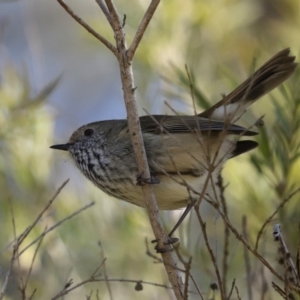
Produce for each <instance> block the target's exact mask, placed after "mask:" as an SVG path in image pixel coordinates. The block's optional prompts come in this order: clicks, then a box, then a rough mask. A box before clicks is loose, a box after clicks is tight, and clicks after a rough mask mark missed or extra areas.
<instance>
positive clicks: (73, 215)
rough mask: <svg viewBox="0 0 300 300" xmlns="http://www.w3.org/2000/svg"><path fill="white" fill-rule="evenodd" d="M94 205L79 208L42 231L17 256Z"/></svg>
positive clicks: (92, 203)
mask: <svg viewBox="0 0 300 300" xmlns="http://www.w3.org/2000/svg"><path fill="white" fill-rule="evenodd" d="M94 204H95V202H90V203H88V204H87V205H85V206H83V207H82V208H80V209H78V210H76V211H75V212H73V213H72V214H71V215H69V216H67V217H66V218H63V219H62V220H60V221H59V222H57V223H56V224H54V225H53V226H51V227H49V228H48V229H47V230H46V231H44V232H43V233H42V234H41V235H39V236H38V237H37V238H36V239H34V240H33V241H32V242H31V243H30V244H29V245H27V246H26V247H25V248H24V249H22V251H21V252H20V253H19V255H18V256H21V255H22V254H23V253H24V252H25V251H26V250H27V249H28V248H30V247H31V246H32V245H34V244H35V243H36V242H37V241H39V240H40V239H42V238H44V236H45V235H47V234H48V233H49V232H50V231H52V230H54V229H55V228H56V227H58V226H60V225H61V224H62V223H64V222H66V221H68V220H70V219H72V218H73V217H75V216H77V215H78V214H79V213H81V212H82V211H84V210H86V209H88V208H89V207H91V206H93V205H94Z"/></svg>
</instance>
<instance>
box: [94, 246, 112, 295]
mask: <svg viewBox="0 0 300 300" xmlns="http://www.w3.org/2000/svg"><path fill="white" fill-rule="evenodd" d="M98 245H99V247H100V254H101V258H102V259H103V261H104V263H103V274H104V278H105V279H106V286H107V289H108V293H109V299H110V300H113V295H112V290H111V286H110V284H109V280H108V276H107V271H106V265H105V261H106V257H105V255H104V250H103V247H102V244H101V242H100V241H98Z"/></svg>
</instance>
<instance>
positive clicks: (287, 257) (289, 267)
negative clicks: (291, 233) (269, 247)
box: [273, 224, 299, 285]
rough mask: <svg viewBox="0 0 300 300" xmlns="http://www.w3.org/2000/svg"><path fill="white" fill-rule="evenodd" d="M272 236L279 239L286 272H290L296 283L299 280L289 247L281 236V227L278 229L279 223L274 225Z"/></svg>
mask: <svg viewBox="0 0 300 300" xmlns="http://www.w3.org/2000/svg"><path fill="white" fill-rule="evenodd" d="M273 236H274V239H275V241H279V243H280V252H281V253H282V255H283V259H284V262H285V263H286V272H288V273H291V274H292V281H293V283H294V284H295V285H297V284H298V282H299V278H298V274H297V270H296V267H295V264H294V262H293V260H292V258H291V254H290V252H289V249H288V247H287V245H286V243H285V241H284V239H283V236H282V234H281V229H280V225H279V224H275V225H274V229H273Z"/></svg>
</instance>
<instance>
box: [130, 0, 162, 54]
mask: <svg viewBox="0 0 300 300" xmlns="http://www.w3.org/2000/svg"><path fill="white" fill-rule="evenodd" d="M159 2H160V0H152V1H151V3H150V5H149V7H148V9H147V11H146V12H145V15H144V17H143V19H142V21H141V23H140V25H139V27H138V29H137V31H136V34H135V36H134V39H133V41H132V43H131V45H130V47H129V49H128V51H127V56H128V58H129V59H133V57H134V54H135V51H136V49H137V47H138V46H139V44H140V41H141V40H142V38H143V35H144V33H145V31H146V29H147V27H148V25H149V22H150V21H151V19H152V17H153V15H154V13H155V10H156V8H157V6H158V4H159Z"/></svg>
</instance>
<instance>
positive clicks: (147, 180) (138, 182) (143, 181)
mask: <svg viewBox="0 0 300 300" xmlns="http://www.w3.org/2000/svg"><path fill="white" fill-rule="evenodd" d="M142 175H143V174H140V175H138V176H137V178H136V185H138V186H143V185H145V184H158V183H160V180H159V179H158V178H155V177H154V176H151V177H150V178H142Z"/></svg>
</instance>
